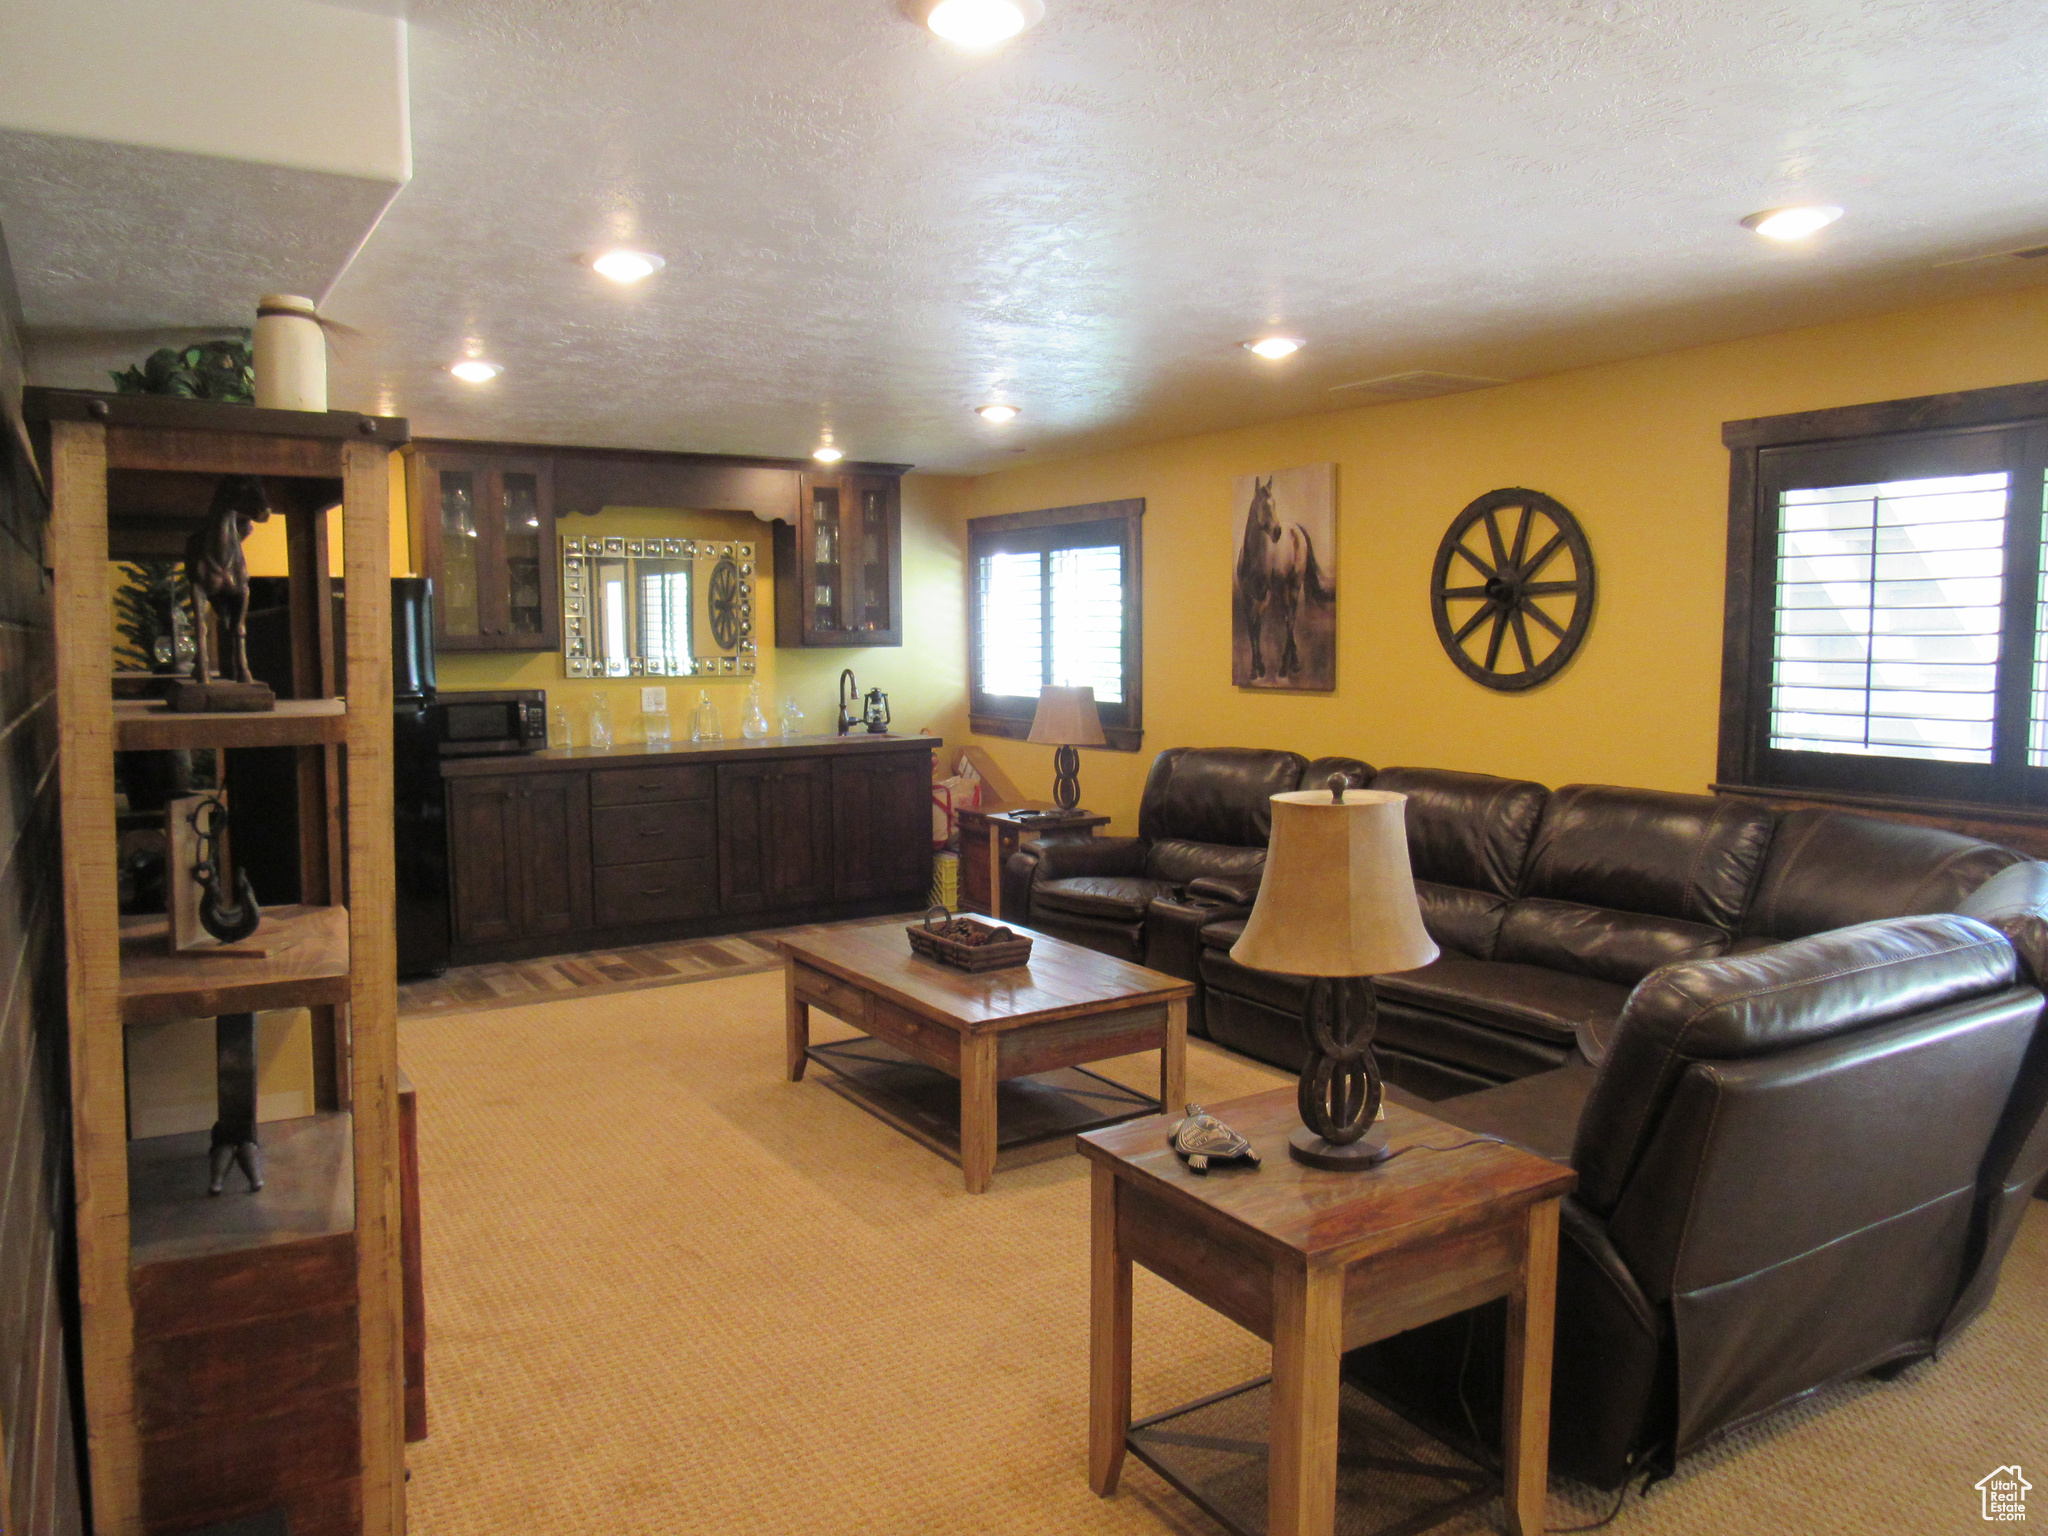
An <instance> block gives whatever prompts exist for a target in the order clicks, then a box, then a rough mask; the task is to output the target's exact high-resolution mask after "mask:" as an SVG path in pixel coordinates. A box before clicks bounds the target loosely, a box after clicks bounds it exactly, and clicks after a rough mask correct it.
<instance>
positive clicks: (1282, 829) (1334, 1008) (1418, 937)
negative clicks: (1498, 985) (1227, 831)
mask: <svg viewBox="0 0 2048 1536" xmlns="http://www.w3.org/2000/svg"><path fill="white" fill-rule="evenodd" d="M1407 800H1408V797H1407V796H1406V795H1397V794H1393V793H1391V792H1389V791H1386V790H1373V789H1347V788H1346V787H1345V783H1344V779H1343V777H1342V775H1339V774H1332V775H1331V776H1330V781H1329V788H1328V789H1305V790H1296V791H1295V792H1293V793H1292V794H1285V795H1275V796H1273V838H1272V842H1271V843H1270V844H1269V845H1268V848H1267V852H1266V871H1265V877H1264V878H1263V879H1262V880H1261V881H1260V883H1259V895H1258V900H1257V902H1256V903H1255V904H1254V905H1253V907H1252V915H1251V916H1250V917H1249V918H1247V919H1246V920H1245V925H1244V933H1243V934H1242V935H1241V936H1240V937H1239V938H1238V941H1237V943H1236V944H1234V945H1232V946H1231V950H1230V958H1231V959H1233V960H1235V961H1236V962H1237V963H1238V964H1239V965H1242V966H1247V967H1249V968H1250V969H1252V970H1255V971H1281V972H1284V973H1286V974H1288V975H1291V976H1306V977H1308V978H1309V983H1308V997H1307V1001H1306V1002H1305V1003H1304V1004H1303V1006H1302V1016H1301V1031H1302V1036H1303V1039H1304V1041H1305V1043H1306V1045H1307V1047H1308V1056H1307V1059H1306V1060H1305V1061H1304V1062H1303V1063H1302V1068H1301V1088H1300V1093H1299V1098H1298V1102H1299V1104H1300V1106H1301V1118H1302V1122H1303V1124H1302V1128H1301V1129H1300V1130H1298V1131H1296V1132H1295V1133H1294V1134H1293V1135H1292V1136H1291V1137H1289V1138H1288V1143H1287V1150H1288V1152H1289V1153H1290V1154H1292V1155H1293V1157H1294V1160H1295V1161H1296V1162H1299V1163H1306V1164H1308V1165H1309V1166H1310V1167H1311V1168H1330V1169H1337V1170H1340V1171H1341V1170H1348V1169H1362V1168H1370V1167H1373V1166H1374V1165H1376V1164H1378V1163H1382V1162H1385V1161H1386V1159H1387V1155H1388V1154H1387V1145H1386V1138H1385V1137H1384V1136H1383V1135H1378V1134H1368V1133H1370V1132H1372V1131H1373V1123H1374V1121H1376V1120H1377V1119H1378V1118H1379V1113H1380V1102H1381V1099H1382V1098H1383V1097H1384V1088H1383V1086H1382V1084H1381V1082H1380V1069H1379V1064H1378V1063H1377V1062H1375V1061H1374V1060H1373V1055H1372V1036H1373V1027H1374V1024H1375V1021H1376V1016H1377V1013H1378V1006H1379V1005H1378V1002H1377V1000H1376V998H1375V997H1374V995H1373V985H1372V978H1373V977H1375V976H1380V975H1384V974H1385V973H1386V972H1388V971H1406V970H1412V969H1414V968H1415V967H1416V966H1418V965H1427V964H1429V962H1430V961H1432V960H1434V959H1435V958H1436V957H1437V947H1436V944H1435V943H1434V942H1433V941H1432V940H1431V939H1430V937H1429V934H1428V933H1427V932H1426V931H1425V930H1424V929H1423V926H1422V911H1421V909H1420V908H1419V907H1417V906H1416V904H1415V877H1414V874H1413V872H1412V871H1411V870H1410V868H1409V864H1408V827H1407V821H1406V812H1405V807H1406V804H1407Z"/></svg>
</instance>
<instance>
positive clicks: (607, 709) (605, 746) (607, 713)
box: [590, 688, 612, 752]
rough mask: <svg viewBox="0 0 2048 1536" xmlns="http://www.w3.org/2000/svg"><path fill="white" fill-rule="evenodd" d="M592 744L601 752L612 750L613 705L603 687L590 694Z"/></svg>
mask: <svg viewBox="0 0 2048 1536" xmlns="http://www.w3.org/2000/svg"><path fill="white" fill-rule="evenodd" d="M590 744H591V745H592V746H593V747H595V748H597V749H598V750H599V751H600V752H608V751H610V750H611V745H612V706H611V704H610V702H609V701H608V700H607V699H606V698H605V696H604V690H603V689H602V688H600V689H598V690H597V691H596V692H595V693H593V694H591V696H590Z"/></svg>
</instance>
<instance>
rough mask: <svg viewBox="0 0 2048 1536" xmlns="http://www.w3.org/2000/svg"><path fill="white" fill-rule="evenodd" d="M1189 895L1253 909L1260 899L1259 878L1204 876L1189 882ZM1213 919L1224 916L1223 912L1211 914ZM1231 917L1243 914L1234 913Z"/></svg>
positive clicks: (1256, 876) (1251, 876) (1254, 876)
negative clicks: (1252, 906) (1253, 904)
mask: <svg viewBox="0 0 2048 1536" xmlns="http://www.w3.org/2000/svg"><path fill="white" fill-rule="evenodd" d="M1188 894H1189V895H1190V896H1198V897H1202V898H1205V899H1206V900H1209V901H1216V902H1222V903H1223V904H1224V905H1226V906H1232V907H1243V908H1245V909H1246V910H1247V911H1249V910H1250V909H1251V905H1252V903H1253V902H1255V901H1257V900H1258V899H1259V877H1258V875H1256V874H1253V875H1236V876H1232V875H1203V876H1202V877H1201V878H1200V879H1199V880H1190V881H1189V882H1188ZM1210 915H1211V917H1212V918H1215V917H1220V916H1223V915H1224V914H1222V913H1221V912H1216V913H1212V914H1210ZM1230 915H1231V916H1239V915H1241V914H1238V913H1232V914H1230Z"/></svg>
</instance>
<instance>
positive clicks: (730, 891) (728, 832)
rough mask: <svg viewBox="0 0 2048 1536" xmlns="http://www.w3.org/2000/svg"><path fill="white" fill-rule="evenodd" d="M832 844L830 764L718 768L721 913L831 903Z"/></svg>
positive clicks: (815, 760) (804, 761)
mask: <svg viewBox="0 0 2048 1536" xmlns="http://www.w3.org/2000/svg"><path fill="white" fill-rule="evenodd" d="M927 771H929V770H927ZM832 840H833V825H832V765H831V763H830V761H829V760H827V759H825V758H822V757H808V758H793V759H791V760H789V761H786V762H773V761H771V762H754V763H722V764H720V765H719V769H718V895H719V906H720V908H721V909H722V910H724V911H727V912H767V911H771V910H773V909H775V908H778V907H801V906H806V905H809V904H810V903H813V902H820V901H829V900H830V899H831V897H832V866H833V858H832Z"/></svg>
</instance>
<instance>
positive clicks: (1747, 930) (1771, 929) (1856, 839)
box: [1742, 810, 2021, 939]
mask: <svg viewBox="0 0 2048 1536" xmlns="http://www.w3.org/2000/svg"><path fill="white" fill-rule="evenodd" d="M2020 861H2021V860H2020V855H2019V854H2017V853H2014V852H2013V851H2012V850H2011V849H2010V848H2001V847H1999V846H1998V845H1997V844H1996V843H1987V842H1982V841H1980V840H1979V839H1977V838H1974V837H1964V836H1963V835H1962V834H1960V833H1957V832H1943V831H1941V830H1939V829H1938V828H1935V827H1915V826H1908V825H1906V824H1905V823H1903V822H1896V821H1879V820H1878V819H1877V818H1876V817H1873V816H1856V815H1852V814H1850V813H1848V812H1846V811H1825V810H1799V811H1788V812H1786V813H1785V814H1784V815H1783V816H1781V817H1780V818H1779V819H1778V830H1777V835H1776V836H1775V837H1773V838H1772V840H1771V851H1770V855H1769V856H1768V857H1767V858H1766V859H1765V860H1764V870H1763V877H1762V879H1760V880H1759V881H1758V882H1757V889H1756V896H1755V897H1754V899H1753V900H1751V902H1750V904H1749V911H1748V912H1747V913H1746V914H1745V916H1744V918H1743V924H1742V932H1743V934H1744V935H1745V936H1746V937H1755V938H1765V939H1800V938H1804V937H1806V935H1808V934H1810V933H1825V932H1827V931H1828V930H1829V929H1830V928H1846V927H1848V926H1849V925H1850V924H1851V923H1867V922H1871V921H1874V920H1875V919H1877V918H1881V917H1907V916H1911V915H1913V914H1915V913H1920V912H1953V911H1955V910H1956V908H1957V907H1958V906H1960V905H1961V903H1962V901H1963V898H1964V897H1966V896H1968V895H1969V894H1970V893H1971V892H1972V891H1974V890H1976V889H1977V887H1978V886H1980V885H1982V884H1983V883H1984V882H1985V881H1987V880H1989V879H1990V878H1991V877H1992V876H1993V875H1995V874H1997V873H1998V872H1999V871H2000V870H2001V869H2005V868H2007V867H2008V866H2010V865H2013V864H2017V863H2019V862H2020Z"/></svg>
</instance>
